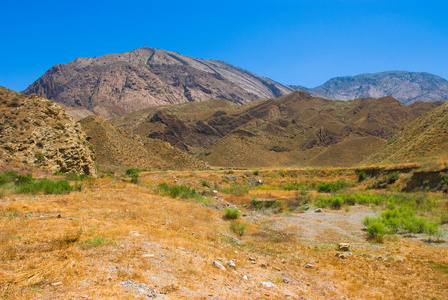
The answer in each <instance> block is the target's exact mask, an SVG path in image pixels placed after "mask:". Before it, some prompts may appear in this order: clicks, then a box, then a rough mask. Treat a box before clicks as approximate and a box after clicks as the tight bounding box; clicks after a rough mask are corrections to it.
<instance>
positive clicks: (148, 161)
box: [79, 116, 207, 171]
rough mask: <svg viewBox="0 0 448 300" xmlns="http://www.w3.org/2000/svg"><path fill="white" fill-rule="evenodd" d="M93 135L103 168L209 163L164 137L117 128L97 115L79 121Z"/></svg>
mask: <svg viewBox="0 0 448 300" xmlns="http://www.w3.org/2000/svg"><path fill="white" fill-rule="evenodd" d="M79 122H80V123H81V125H82V128H83V130H84V131H85V132H86V133H87V135H88V137H89V138H90V142H91V143H92V145H93V148H94V150H95V154H96V157H97V164H98V165H99V168H100V170H101V171H118V170H120V169H123V168H145V169H159V170H160V169H171V170H182V169H205V168H207V165H206V164H205V163H204V162H202V161H199V160H197V159H195V158H193V157H192V156H190V155H188V154H186V153H184V152H182V151H180V150H179V149H177V148H174V147H172V146H171V145H170V144H168V143H167V142H164V141H161V140H154V139H148V138H145V137H140V136H137V135H133V134H130V133H129V132H126V131H123V130H117V129H116V128H115V127H114V126H112V125H111V124H109V123H108V122H106V121H104V120H102V119H101V118H99V117H97V116H89V117H87V118H84V119H82V120H81V121H79Z"/></svg>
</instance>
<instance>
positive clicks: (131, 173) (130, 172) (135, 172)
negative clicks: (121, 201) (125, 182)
mask: <svg viewBox="0 0 448 300" xmlns="http://www.w3.org/2000/svg"><path fill="white" fill-rule="evenodd" d="M141 172H151V170H150V169H136V168H131V169H127V170H126V172H125V174H126V175H127V176H129V177H135V176H138V174H139V173H141Z"/></svg>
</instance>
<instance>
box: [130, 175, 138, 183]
mask: <svg viewBox="0 0 448 300" xmlns="http://www.w3.org/2000/svg"><path fill="white" fill-rule="evenodd" d="M137 182H138V174H136V175H132V176H131V183H137Z"/></svg>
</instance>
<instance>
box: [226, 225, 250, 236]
mask: <svg viewBox="0 0 448 300" xmlns="http://www.w3.org/2000/svg"><path fill="white" fill-rule="evenodd" d="M247 227H248V224H247V223H240V222H235V221H232V222H230V230H231V231H232V232H234V233H236V234H238V235H239V236H243V235H244V232H245V231H246V229H247Z"/></svg>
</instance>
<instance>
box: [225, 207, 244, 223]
mask: <svg viewBox="0 0 448 300" xmlns="http://www.w3.org/2000/svg"><path fill="white" fill-rule="evenodd" d="M240 216H241V212H240V210H239V209H238V208H230V207H226V208H224V216H223V219H224V220H236V219H238V217H240Z"/></svg>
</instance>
